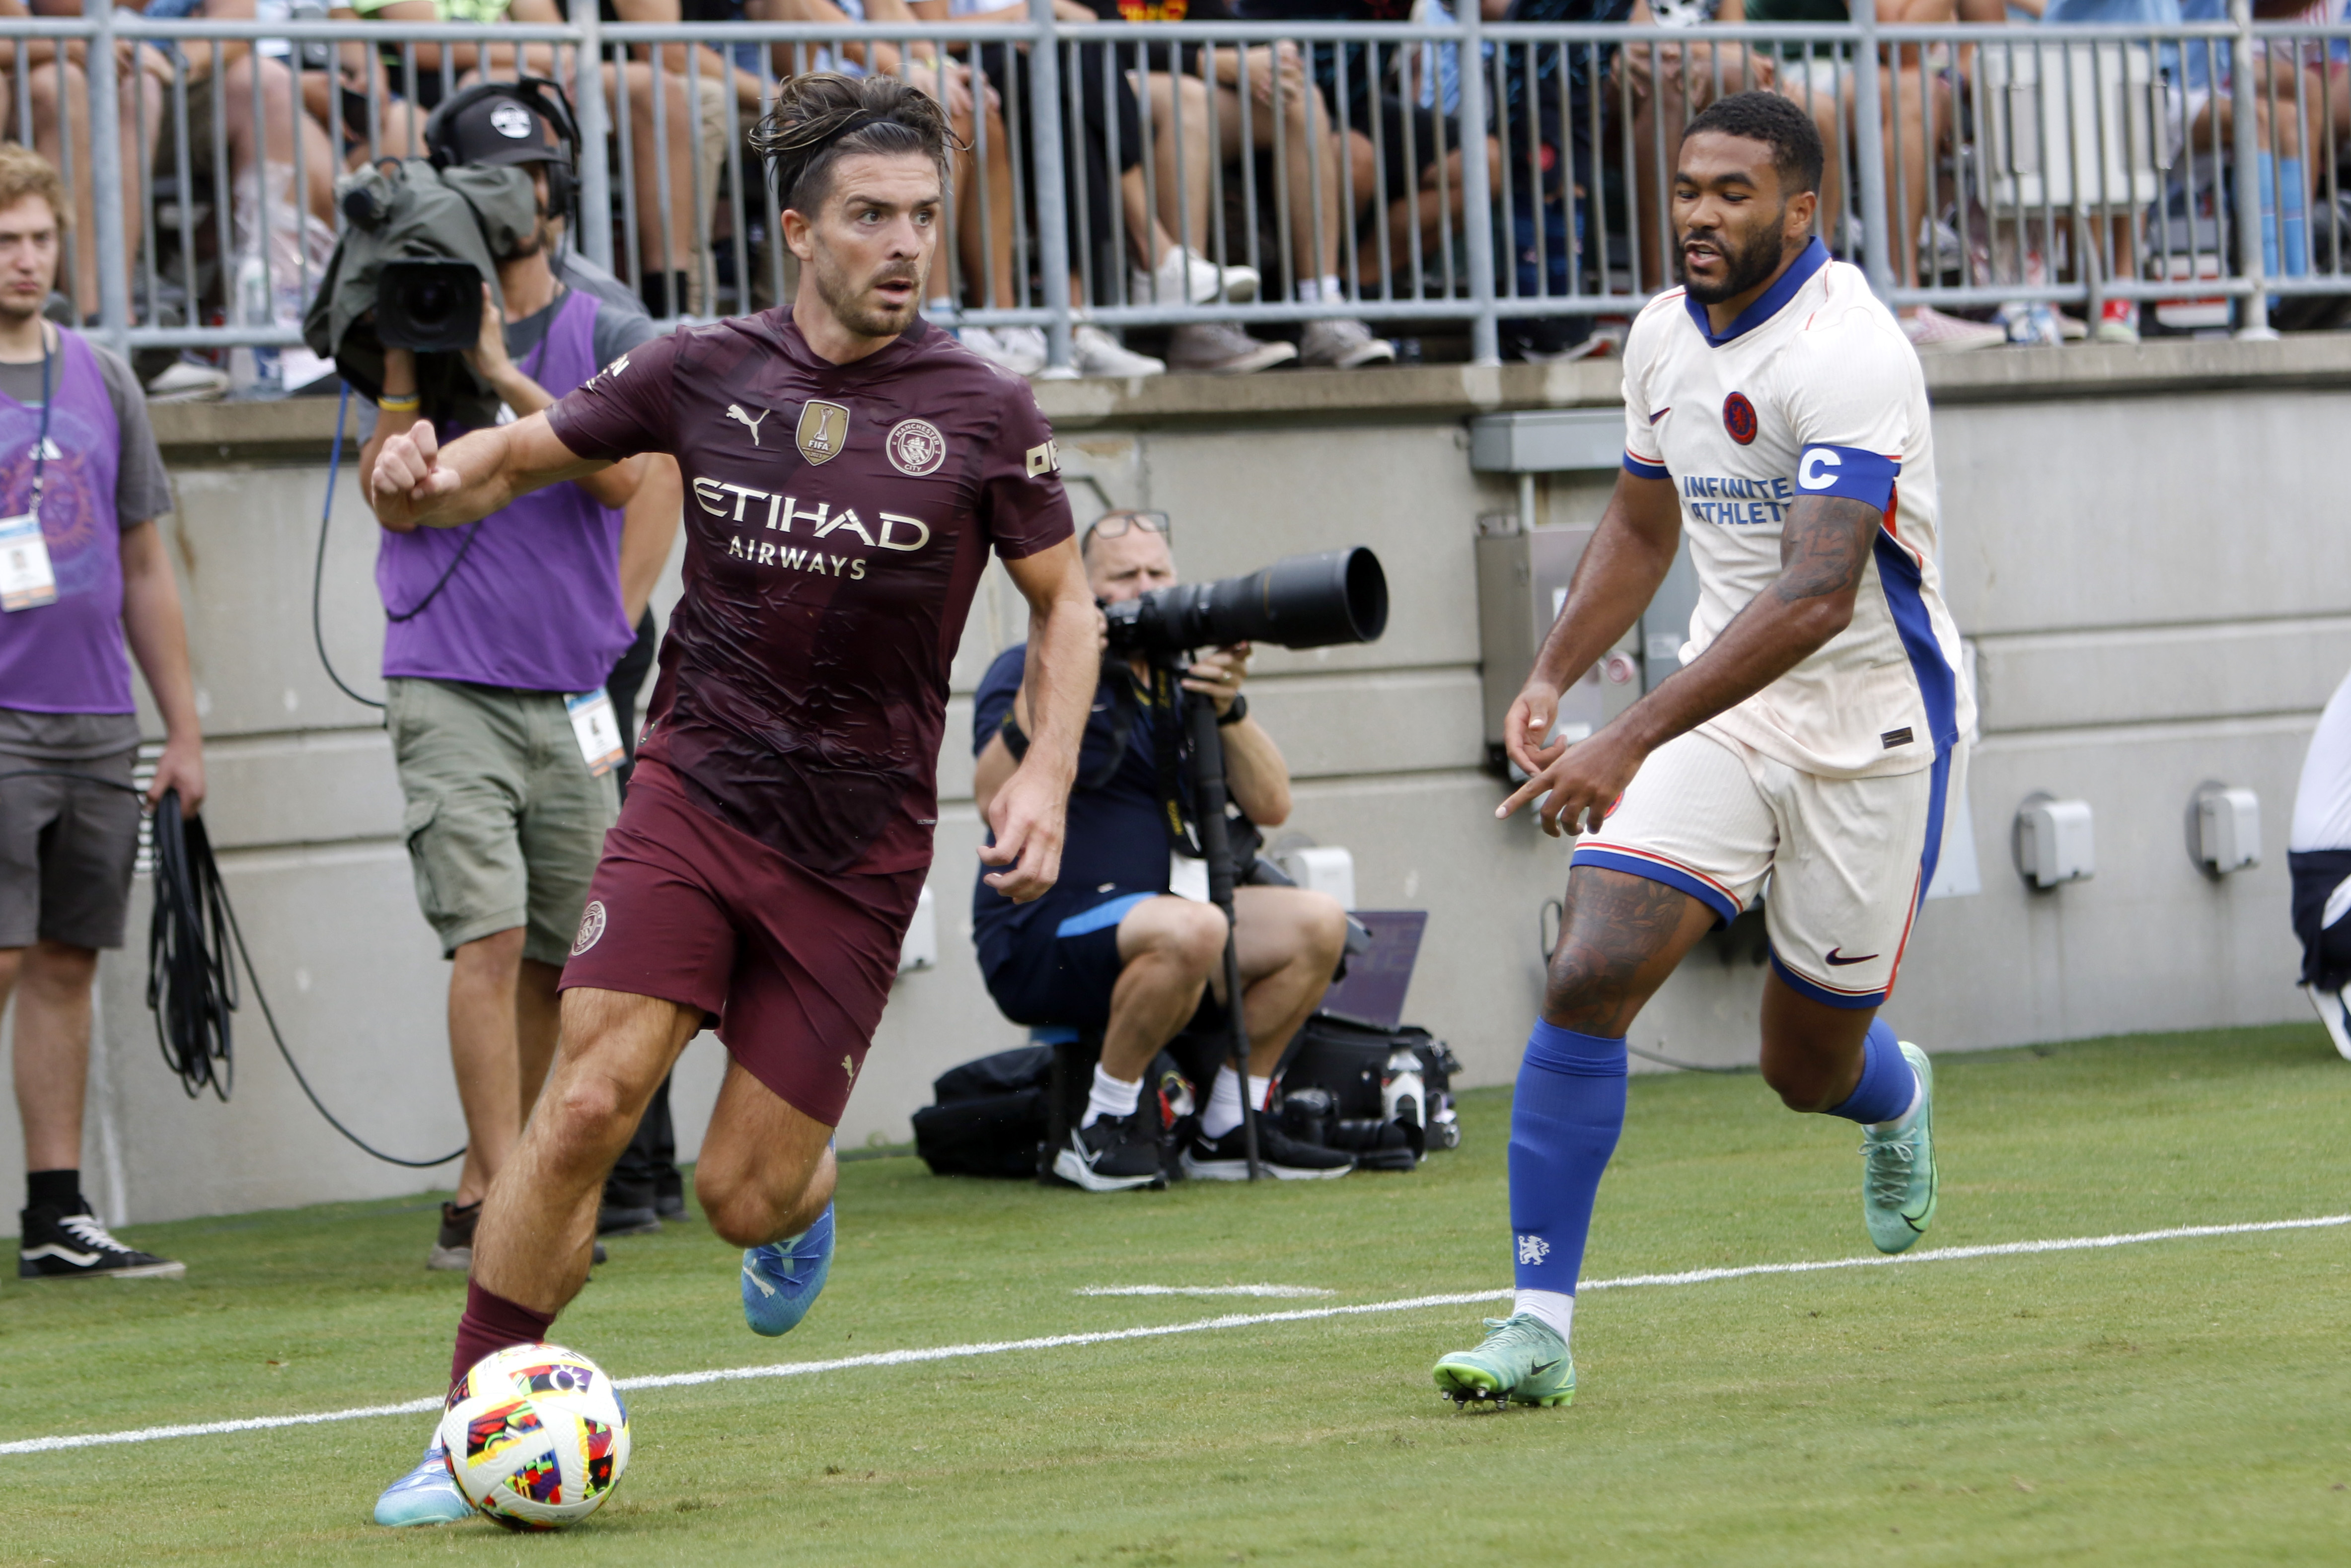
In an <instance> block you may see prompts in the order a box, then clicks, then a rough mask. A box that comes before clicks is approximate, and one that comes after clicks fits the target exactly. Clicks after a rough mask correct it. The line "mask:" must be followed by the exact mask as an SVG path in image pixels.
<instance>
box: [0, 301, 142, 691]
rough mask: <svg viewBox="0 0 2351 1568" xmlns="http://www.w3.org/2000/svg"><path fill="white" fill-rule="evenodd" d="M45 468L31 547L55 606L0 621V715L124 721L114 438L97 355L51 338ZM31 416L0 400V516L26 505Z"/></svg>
mask: <svg viewBox="0 0 2351 1568" xmlns="http://www.w3.org/2000/svg"><path fill="white" fill-rule="evenodd" d="M49 375H50V378H51V381H50V389H49V402H50V403H51V404H52V406H51V408H50V410H49V460H48V461H47V463H46V464H44V465H42V468H41V540H42V542H43V543H44V544H46V545H47V546H48V548H49V566H50V569H51V570H54V571H55V572H56V573H57V602H56V603H54V604H44V605H41V606H39V607H38V608H37V609H33V610H14V611H7V612H0V707H12V708H22V709H26V710H28V711H30V712H33V713H130V712H132V711H133V706H132V704H131V660H130V657H129V656H128V655H127V654H126V653H124V651H123V646H122V528H121V523H120V518H118V517H116V515H115V509H114V476H115V473H116V471H117V470H118V469H119V468H120V464H121V454H122V430H121V426H120V424H118V423H116V421H115V418H114V404H113V403H112V402H110V401H109V400H108V398H107V395H106V380H105V377H104V376H103V375H102V374H101V373H100V371H99V368H98V356H97V355H96V354H94V353H92V352H91V351H90V347H89V344H88V343H85V342H83V341H82V340H81V337H80V335H79V334H78V333H76V332H72V331H68V330H67V329H64V328H59V329H58V330H57V355H56V356H55V358H53V359H52V360H51V361H49ZM40 432H41V411H40V410H39V409H38V408H35V407H28V406H27V405H26V404H24V403H21V402H17V401H16V399H14V398H12V397H8V396H5V394H0V517H19V516H22V515H23V513H24V511H25V509H26V507H28V506H29V505H31V503H32V498H33V443H34V442H35V440H36V439H37V437H38V436H39V434H40Z"/></svg>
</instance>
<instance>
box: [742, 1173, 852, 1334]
mask: <svg viewBox="0 0 2351 1568" xmlns="http://www.w3.org/2000/svg"><path fill="white" fill-rule="evenodd" d="M831 1272H832V1205H831V1204H829V1203H828V1204H826V1205H825V1206H824V1212H823V1213H822V1214H820V1215H818V1216H817V1218H816V1223H815V1224H814V1225H811V1226H810V1227H809V1228H807V1229H806V1230H803V1231H801V1232H800V1233H799V1235H798V1236H795V1237H791V1238H789V1239H786V1240H783V1241H771V1242H769V1243H768V1245H767V1246H765V1247H754V1248H752V1249H750V1250H749V1251H747V1252H746V1253H744V1254H743V1321H744V1322H747V1323H749V1324H750V1325H751V1332H752V1333H759V1334H766V1335H768V1337H770V1338H773V1337H774V1336H775V1335H777V1334H780V1333H791V1331H792V1330H793V1329H795V1328H797V1327H798V1326H799V1321H800V1320H801V1319H802V1318H804V1317H806V1316H808V1310H809V1308H810V1307H812V1306H814V1305H815V1304H816V1298H817V1292H818V1291H821V1290H823V1289H824V1279H825V1276H826V1275H827V1274H830V1273H831Z"/></svg>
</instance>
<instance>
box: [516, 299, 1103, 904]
mask: <svg viewBox="0 0 2351 1568" xmlns="http://www.w3.org/2000/svg"><path fill="white" fill-rule="evenodd" d="M547 417H548V421H549V423H551V424H552V425H553V426H554V428H555V434H556V435H557V436H558V438H559V439H560V440H561V441H562V443H563V444H565V445H566V446H568V447H569V448H570V449H571V450H572V451H574V452H576V453H578V454H580V455H581V456H582V457H596V458H612V459H617V458H621V457H625V456H628V455H632V454H634V453H639V452H666V453H668V454H670V455H672V456H674V457H675V458H676V459H677V463H678V467H679V469H680V471H681V472H682V474H683V476H684V480H685V486H686V502H685V537H686V551H685V597H684V599H683V600H682V601H680V602H679V604H678V607H677V610H676V612H675V613H674V615H673V616H672V617H671V618H670V624H669V635H668V637H667V638H666V639H664V642H663V643H662V652H661V679H660V680H659V681H658V682H657V683H656V684H655V685H654V687H653V702H652V703H651V705H650V706H648V708H647V713H648V715H649V716H648V718H647V721H646V724H645V738H644V745H643V748H642V751H643V755H644V756H647V757H651V758H656V759H657V760H659V761H661V762H663V763H664V764H666V765H667V766H668V767H669V768H671V769H672V770H673V771H674V772H675V773H676V774H677V775H678V776H679V778H680V779H682V780H683V781H684V787H685V789H686V793H687V796H688V798H689V799H690V800H692V801H693V802H694V803H695V805H696V806H698V807H700V808H701V809H702V810H705V811H708V812H710V813H711V814H712V815H714V816H716V817H717V818H718V819H719V820H720V821H725V822H727V823H729V824H731V825H732V826H734V827H737V828H739V829H740V830H742V831H744V832H747V833H748V834H750V835H751V836H752V837H754V838H757V839H759V840H761V841H765V842H767V843H768V844H771V845H773V846H774V847H775V848H776V849H777V850H778V851H780V852H782V853H784V854H785V855H787V856H789V857H790V859H792V860H793V861H795V862H798V863H799V864H801V865H804V866H806V867H808V868H809V869H810V870H811V871H816V872H820V873H842V872H894V871H904V870H906V869H908V868H910V867H914V866H921V865H926V864H928V863H929V862H930V858H931V837H932V831H933V829H934V827H935V822H936V819H937V817H938V788H937V779H936V774H937V769H938V755H939V737H940V734H941V732H942V730H943V728H944V727H945V725H946V701H947V668H948V664H949V663H950V661H952V660H953V658H954V657H955V651H956V641H957V639H958V638H960V637H961V636H962V634H963V626H964V618H965V615H966V613H967V612H968V611H969V609H970V607H971V598H972V593H973V591H974V590H975V589H976V588H977V585H978V582H979V576H980V572H981V570H982V569H984V568H985V567H986V566H987V551H988V550H989V549H990V548H991V547H992V548H993V549H995V550H996V552H997V553H998V555H1000V556H1002V557H1003V558H1004V559H1008V560H1017V559H1019V558H1021V557H1023V556H1027V555H1031V554H1034V553H1035V552H1036V551H1038V550H1040V549H1046V548H1048V547H1050V546H1051V545H1055V544H1058V543H1060V542H1061V540H1063V539H1066V538H1069V537H1070V536H1071V526H1070V503H1069V498H1068V497H1067V496H1065V495H1064V494H1063V493H1062V489H1061V473H1060V467H1059V465H1058V463H1057V461H1056V458H1055V454H1054V449H1053V434H1052V430H1051V428H1050V426H1049V425H1048V424H1047V423H1045V416H1044V414H1043V413H1041V412H1040V411H1039V409H1038V407H1037V401H1036V398H1035V397H1034V396H1033V395H1032V394H1031V393H1030V392H1029V385H1028V383H1027V382H1023V381H1021V380H1019V378H1017V377H1014V376H1011V375H1008V374H1007V373H1006V372H1004V371H999V370H998V369H996V368H995V367H994V366H992V365H990V364H988V363H987V361H984V360H982V359H980V358H979V357H978V356H977V355H975V354H973V353H971V352H970V351H969V350H967V349H965V348H964V347H963V345H961V344H960V343H958V342H956V340H954V339H953V338H951V337H949V336H948V335H947V334H946V333H945V332H942V331H940V330H938V329H936V328H935V327H933V326H931V325H930V324H929V323H928V322H917V323H916V324H915V325H914V327H913V328H912V329H909V330H907V331H906V332H905V333H904V335H902V336H900V337H899V338H898V339H896V340H894V341H893V342H892V343H891V344H890V345H889V346H888V347H886V348H884V349H883V350H880V351H878V352H876V353H873V354H870V355H868V356H867V357H865V358H864V359H862V360H859V361H856V362H855V363H853V364H847V365H836V364H834V363H832V362H831V361H829V360H826V359H824V358H823V357H822V356H820V355H819V354H818V353H817V352H816V351H815V350H812V349H810V347H809V345H808V341H807V340H806V339H804V338H802V337H801V336H800V332H799V328H798V327H796V326H794V325H793V323H792V319H791V313H790V311H789V309H776V310H769V311H767V312H765V313H764V314H761V315H758V316H748V317H741V318H737V319H732V320H726V321H717V322H713V323H711V324H709V325H707V326H701V327H684V328H680V329H678V330H677V331H675V332H674V333H672V334H671V335H670V336H668V337H666V338H663V339H659V340H655V341H653V342H651V343H647V344H645V345H644V346H643V348H640V349H635V350H631V351H630V352H629V353H628V354H626V355H623V356H622V358H620V359H618V360H615V361H612V363H611V365H609V366H607V367H606V368H605V369H604V370H602V371H600V372H598V374H597V375H596V376H595V377H594V378H592V379H591V380H590V381H589V382H587V383H586V384H585V385H583V386H581V387H580V390H579V391H577V392H572V393H571V394H570V395H569V396H568V397H566V398H564V399H562V400H561V401H560V402H558V403H556V404H555V406H554V407H552V408H550V409H549V410H548V412H547Z"/></svg>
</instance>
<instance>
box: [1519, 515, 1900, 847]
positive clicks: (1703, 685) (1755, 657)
mask: <svg viewBox="0 0 2351 1568" xmlns="http://www.w3.org/2000/svg"><path fill="white" fill-rule="evenodd" d="M1883 516H1884V514H1882V513H1881V512H1879V511H1878V509H1877V508H1876V507H1873V506H1871V505H1869V504H1868V503H1867V502H1865V501H1856V500H1853V499H1851V498H1849V497H1843V496H1805V497H1800V498H1799V499H1798V500H1797V501H1796V502H1795V504H1794V505H1793V506H1792V507H1790V508H1789V512H1788V521H1787V523H1786V525H1785V526H1784V527H1783V528H1782V531H1781V535H1780V575H1779V577H1778V578H1777V579H1776V580H1774V581H1773V582H1772V584H1771V587H1769V588H1767V589H1765V590H1764V591H1762V592H1761V593H1759V594H1757V595H1756V596H1755V597H1754V599H1753V600H1751V601H1749V603H1748V606H1747V608H1746V609H1744V610H1741V611H1740V612H1739V613H1738V614H1737V615H1736V616H1734V617H1732V618H1731V622H1730V624H1729V625H1728V626H1726V627H1724V628H1723V629H1722V635H1720V636H1719V637H1717V638H1716V639H1715V640H1714V641H1713V643H1710V644H1708V648H1707V650H1706V652H1705V653H1701V654H1699V655H1698V658H1697V659H1695V660H1693V661H1692V662H1691V663H1690V664H1688V665H1687V667H1685V668H1683V669H1681V670H1678V671H1677V672H1676V673H1675V674H1673V675H1671V676H1669V677H1668V678H1667V680H1666V681H1665V682H1664V683H1663V684H1661V685H1659V686H1658V687H1657V689H1656V690H1655V691H1653V692H1651V693H1650V694H1649V695H1647V696H1645V697H1643V698H1642V699H1641V700H1640V701H1639V702H1637V703H1635V704H1634V705H1633V706H1631V707H1630V708H1627V709H1626V710H1625V712H1624V713H1622V714H1620V715H1619V716H1617V717H1616V719H1615V720H1614V722H1613V723H1611V724H1610V725H1609V726H1608V727H1606V728H1604V729H1603V730H1602V731H1601V732H1600V733H1599V734H1598V735H1595V736H1593V737H1592V738H1591V739H1590V740H1587V741H1584V742H1583V743H1582V744H1581V745H1578V746H1574V747H1569V748H1568V749H1567V750H1566V751H1565V752H1564V753H1563V754H1562V755H1561V756H1560V757H1559V758H1557V759H1556V760H1554V761H1552V763H1551V765H1550V766H1549V767H1547V768H1543V769H1542V771H1541V772H1540V773H1538V774H1536V775H1535V776H1534V777H1533V778H1531V779H1528V780H1527V781H1526V782H1525V783H1524V784H1522V785H1520V787H1519V789H1518V792H1517V793H1515V794H1513V795H1512V796H1511V797H1510V799H1509V800H1505V801H1503V802H1502V804H1501V806H1500V807H1499V809H1498V810H1496V812H1495V815H1496V816H1499V817H1507V816H1509V815H1510V813H1511V812H1513V811H1515V810H1518V809H1519V807H1520V805H1522V804H1524V803H1525V802H1526V801H1528V800H1532V799H1533V798H1534V797H1535V796H1537V795H1540V794H1541V793H1543V792H1544V791H1545V790H1549V791H1550V792H1551V799H1550V800H1546V801H1544V802H1543V806H1542V811H1541V821H1542V829H1543V831H1544V832H1546V833H1549V834H1551V835H1552V837H1554V838H1556V837H1557V836H1558V835H1559V831H1560V823H1561V821H1562V817H1563V819H1564V821H1566V822H1567V823H1568V824H1570V825H1571V826H1573V824H1574V823H1576V822H1577V821H1580V820H1582V818H1583V813H1584V812H1586V811H1587V810H1588V811H1589V812H1590V813H1591V820H1592V821H1594V822H1596V821H1599V820H1600V818H1601V815H1602V814H1603V813H1604V812H1605V811H1606V810H1608V808H1609V805H1610V803H1611V802H1613V801H1614V800H1615V799H1616V797H1617V796H1618V795H1620V794H1622V793H1624V789H1625V785H1627V784H1629V783H1631V782H1632V780H1633V774H1634V773H1635V770H1636V769H1638V768H1640V766H1641V762H1642V759H1643V758H1646V757H1647V756H1648V755H1649V753H1650V752H1652V751H1655V750H1656V748H1657V747H1660V746H1663V745H1664V744H1665V743H1666V742H1667V741H1668V740H1671V739H1672V738H1673V737H1676V736H1677V735H1680V734H1683V733H1684V732H1686V731H1687V730H1691V729H1694V728H1696V727H1698V726H1699V725H1701V724H1703V723H1705V722H1706V721H1707V720H1708V719H1710V718H1712V717H1713V716H1715V715H1717V714H1719V713H1720V712H1722V711H1723V710H1724V709H1726V708H1729V707H1733V706H1737V705H1738V704H1740V703H1741V702H1744V701H1745V700H1746V699H1747V698H1749V697H1750V696H1753V695H1755V694H1756V693H1757V692H1760V691H1761V690H1762V689H1763V688H1764V687H1765V686H1768V685H1771V683H1772V682H1773V681H1776V680H1778V679H1779V678H1780V677H1781V676H1782V675H1784V674H1787V673H1788V672H1789V671H1790V670H1792V669H1794V668H1795V667H1796V666H1797V665H1798V664H1802V662H1803V661H1804V660H1805V659H1806V658H1809V657H1810V656H1811V655H1812V654H1813V653H1814V652H1816V651H1817V650H1818V649H1819V648H1820V647H1821V645H1822V644H1823V643H1826V642H1827V641H1828V640H1829V639H1830V638H1832V637H1834V636H1835V635H1836V634H1837V633H1838V632H1842V631H1844V629H1845V627H1846V626H1847V625H1848V624H1849V623H1850V622H1852V620H1853V605H1854V595H1855V593H1856V592H1857V591H1859V590H1860V587H1861V579H1862V574H1863V572H1864V571H1865V570H1866V568H1867V567H1868V565H1869V552H1870V549H1871V547H1872V544H1873V542H1874V541H1875V540H1876V537H1877V530H1878V528H1879V527H1880V526H1881V523H1882V521H1883Z"/></svg>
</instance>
